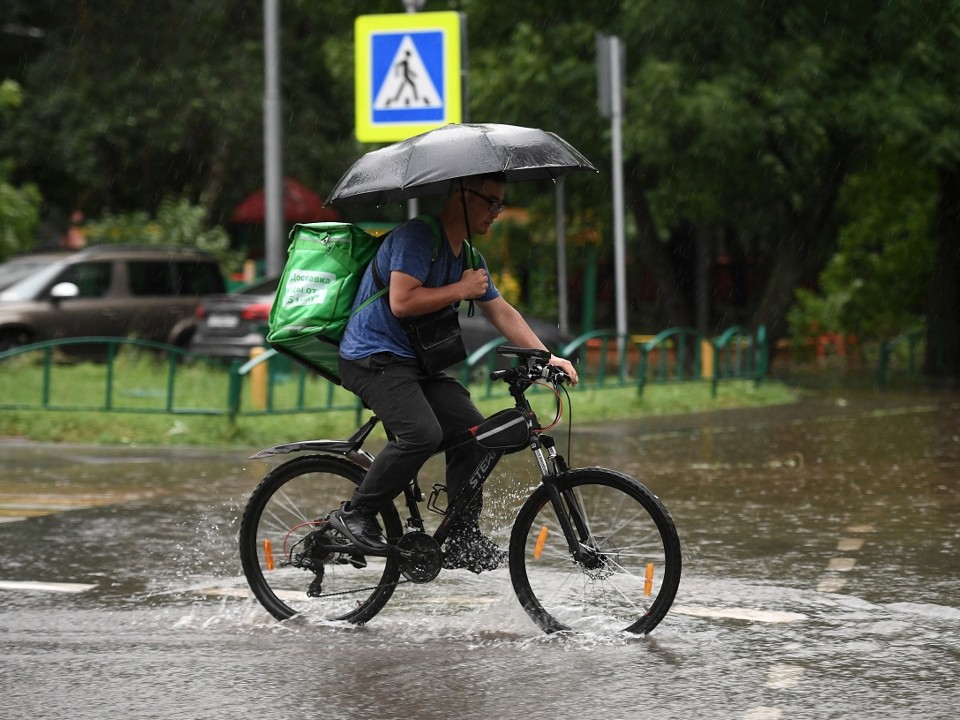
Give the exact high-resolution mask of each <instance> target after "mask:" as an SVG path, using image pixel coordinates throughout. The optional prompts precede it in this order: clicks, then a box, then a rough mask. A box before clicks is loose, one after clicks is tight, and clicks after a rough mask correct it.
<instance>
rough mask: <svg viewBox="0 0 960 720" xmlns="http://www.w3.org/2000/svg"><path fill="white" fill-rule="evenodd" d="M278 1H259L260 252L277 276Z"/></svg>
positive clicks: (280, 189) (279, 161) (279, 257)
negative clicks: (261, 70) (262, 210)
mask: <svg viewBox="0 0 960 720" xmlns="http://www.w3.org/2000/svg"><path fill="white" fill-rule="evenodd" d="M279 5H280V3H279V0H263V61H264V71H265V73H264V88H263V161H264V162H263V164H264V202H265V206H266V212H265V217H264V232H265V238H264V251H265V255H266V264H267V268H266V270H267V275H268V276H274V275H279V274H280V273H281V272H282V271H283V265H284V257H283V256H284V250H285V247H284V243H283V240H284V233H283V225H284V222H285V218H284V216H283V215H284V213H283V150H282V147H283V140H282V129H281V125H280V29H279V28H280V8H279Z"/></svg>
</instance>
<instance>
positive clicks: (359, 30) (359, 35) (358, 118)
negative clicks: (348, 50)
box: [354, 12, 463, 143]
mask: <svg viewBox="0 0 960 720" xmlns="http://www.w3.org/2000/svg"><path fill="white" fill-rule="evenodd" d="M462 22H463V20H462V14H461V13H458V12H425V13H388V14H384V15H359V16H358V17H357V19H356V21H355V22H354V72H355V77H354V90H355V94H356V101H355V103H354V111H355V123H356V130H355V132H356V136H357V140H359V141H360V142H370V143H375V142H395V141H397V140H405V139H407V138H408V137H412V136H414V135H418V134H419V133H422V132H426V131H427V130H432V129H434V128H437V127H440V126H441V125H447V124H448V123H458V122H461V118H462V117H463V97H462V94H463V92H462V91H463V88H462V86H461V81H460V72H461V67H460V54H461V50H460V47H461V37H460V32H461V24H462ZM408 30H414V31H423V30H439V31H440V32H442V33H443V68H444V73H443V75H444V77H443V97H444V105H443V119H442V120H440V121H436V122H428V123H374V122H373V100H374V95H375V93H376V88H374V87H373V79H372V78H371V62H372V58H371V57H370V42H371V36H372V35H373V34H374V33H384V32H389V33H401V32H404V31H408Z"/></svg>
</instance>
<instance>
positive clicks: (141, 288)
mask: <svg viewBox="0 0 960 720" xmlns="http://www.w3.org/2000/svg"><path fill="white" fill-rule="evenodd" d="M127 274H128V275H129V277H130V293H131V294H132V295H137V296H140V297H149V296H158V295H160V296H164V295H173V294H174V289H173V283H172V282H171V281H172V278H171V277H170V264H169V263H168V262H166V261H165V260H132V261H130V262H128V263H127Z"/></svg>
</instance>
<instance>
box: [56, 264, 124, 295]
mask: <svg viewBox="0 0 960 720" xmlns="http://www.w3.org/2000/svg"><path fill="white" fill-rule="evenodd" d="M112 273H113V263H109V262H90V263H76V264H75V265H70V266H69V267H68V268H67V269H66V270H65V271H64V273H63V274H62V275H61V276H60V277H58V278H57V279H56V282H57V283H61V282H72V283H73V284H74V285H76V286H77V287H78V288H80V295H79V297H82V298H98V297H104V296H105V295H106V294H107V293H109V292H110V278H111V276H112Z"/></svg>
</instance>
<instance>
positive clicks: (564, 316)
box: [554, 177, 570, 334]
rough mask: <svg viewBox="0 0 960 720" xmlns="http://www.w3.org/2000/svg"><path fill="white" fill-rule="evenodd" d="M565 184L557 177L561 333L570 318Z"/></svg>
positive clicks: (558, 278)
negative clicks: (568, 307) (564, 215)
mask: <svg viewBox="0 0 960 720" xmlns="http://www.w3.org/2000/svg"><path fill="white" fill-rule="evenodd" d="M563 190H564V186H563V178H562V177H560V178H558V179H557V184H556V186H555V191H554V194H555V200H554V204H555V205H556V208H555V212H556V227H557V305H558V306H559V318H558V320H559V327H560V332H561V333H564V334H566V333H568V332H569V329H570V320H569V316H568V313H567V229H566V223H565V222H564V217H563V214H564V207H565V204H566V203H565V201H564V192H563Z"/></svg>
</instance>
